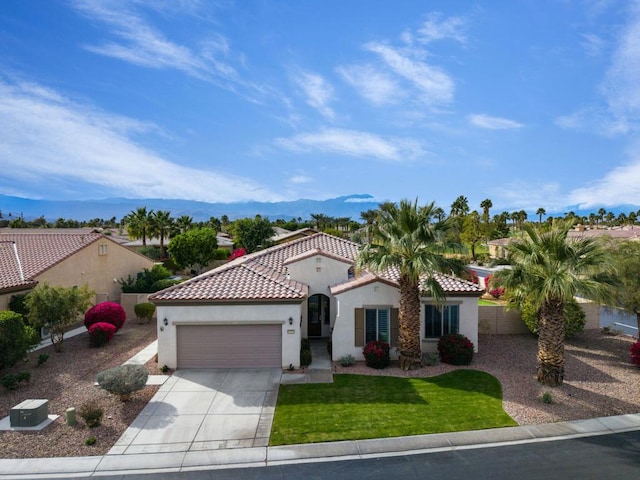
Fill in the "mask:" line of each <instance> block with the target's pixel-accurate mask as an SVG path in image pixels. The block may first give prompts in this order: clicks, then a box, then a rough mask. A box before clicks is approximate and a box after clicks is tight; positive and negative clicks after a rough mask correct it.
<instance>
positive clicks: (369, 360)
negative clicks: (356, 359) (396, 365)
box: [362, 340, 391, 369]
mask: <svg viewBox="0 0 640 480" xmlns="http://www.w3.org/2000/svg"><path fill="white" fill-rule="evenodd" d="M362 353H363V355H364V360H365V362H366V364H367V366H368V367H371V368H376V369H382V368H385V367H387V366H389V363H391V358H390V356H389V344H388V343H387V342H381V341H377V340H376V341H373V342H369V343H367V344H366V345H365V346H364V349H362Z"/></svg>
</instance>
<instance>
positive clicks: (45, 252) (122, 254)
mask: <svg viewBox="0 0 640 480" xmlns="http://www.w3.org/2000/svg"><path fill="white" fill-rule="evenodd" d="M152 266H153V260H151V259H149V258H147V257H145V256H143V255H139V254H137V253H135V252H132V251H131V250H129V249H128V248H125V247H123V246H122V245H120V244H118V243H117V242H115V241H114V240H112V239H111V238H109V237H108V236H105V235H102V234H100V233H93V232H91V231H86V232H85V231H78V230H69V231H65V229H47V230H31V229H6V230H2V231H0V272H1V275H0V309H7V308H8V303H9V300H10V298H11V296H12V295H14V294H16V293H27V292H28V291H29V290H31V289H32V288H34V287H35V286H36V285H38V284H40V283H45V282H46V283H48V284H49V285H51V286H61V287H71V286H74V285H77V286H81V285H84V284H86V285H88V286H89V288H90V289H92V290H93V291H95V292H96V302H101V301H106V300H111V301H118V300H119V299H120V292H121V289H120V284H119V283H118V280H119V279H121V278H126V277H127V276H128V275H132V276H135V275H136V274H137V273H138V272H140V271H142V270H143V269H144V268H151V267H152Z"/></svg>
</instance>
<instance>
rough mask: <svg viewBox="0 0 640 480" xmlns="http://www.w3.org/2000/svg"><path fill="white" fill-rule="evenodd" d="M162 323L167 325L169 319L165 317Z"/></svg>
mask: <svg viewBox="0 0 640 480" xmlns="http://www.w3.org/2000/svg"><path fill="white" fill-rule="evenodd" d="M163 323H164V324H165V326H166V325H169V320H167V319H166V318H165V319H164V320H163Z"/></svg>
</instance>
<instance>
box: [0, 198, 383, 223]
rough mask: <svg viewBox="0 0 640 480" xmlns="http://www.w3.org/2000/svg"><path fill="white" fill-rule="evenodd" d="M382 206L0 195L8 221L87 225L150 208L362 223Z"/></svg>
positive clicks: (200, 217) (357, 201)
mask: <svg viewBox="0 0 640 480" xmlns="http://www.w3.org/2000/svg"><path fill="white" fill-rule="evenodd" d="M378 205H379V202H378V201H376V200H374V198H373V197H372V196H371V195H368V194H354V195H346V196H342V197H337V198H331V199H328V200H310V199H299V200H295V201H287V202H236V203H206V202H197V201H192V200H176V199H160V198H145V199H130V198H106V199H103V200H64V201H60V200H35V199H28V198H21V197H13V196H8V195H0V212H2V217H3V218H5V219H10V218H18V217H20V216H22V217H23V218H24V219H25V220H33V219H35V218H38V217H41V216H44V217H45V219H46V220H47V221H55V220H56V219H58V218H65V219H72V220H79V221H87V220H91V219H94V218H103V219H110V218H112V217H116V219H117V220H120V219H121V218H122V217H124V216H125V215H127V214H128V213H130V212H131V211H132V210H136V209H137V208H138V207H147V209H153V210H169V211H170V212H171V216H172V217H174V218H177V217H180V216H182V215H189V216H190V217H193V219H194V220H195V221H206V220H208V219H209V218H210V217H218V218H219V217H221V216H222V215H226V216H227V217H229V219H230V220H234V219H237V218H246V217H249V218H253V217H254V216H255V215H262V216H263V217H267V218H269V219H270V220H276V219H279V218H281V219H283V220H290V219H294V218H295V219H297V218H302V219H303V220H307V219H309V218H310V217H311V214H316V213H322V214H324V215H328V216H331V217H351V218H352V219H354V220H359V219H360V212H363V211H365V210H371V209H376V208H378Z"/></svg>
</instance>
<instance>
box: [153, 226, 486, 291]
mask: <svg viewBox="0 0 640 480" xmlns="http://www.w3.org/2000/svg"><path fill="white" fill-rule="evenodd" d="M358 250H359V245H358V244H357V243H354V242H351V241H349V240H345V239H342V238H338V237H334V236H332V235H327V234H325V233H317V234H315V235H312V236H309V237H304V238H300V239H298V240H294V241H291V242H288V243H285V244H282V245H277V246H274V247H271V248H267V249H265V250H262V251H260V252H256V253H253V254H250V255H246V256H244V257H240V258H237V259H235V260H233V261H232V262H229V263H227V264H225V265H223V266H221V267H218V268H216V269H214V270H211V271H209V272H206V273H204V274H202V275H199V276H197V277H195V278H192V279H191V280H187V281H186V282H184V283H181V284H179V285H175V286H173V287H170V288H168V289H166V290H162V291H160V292H157V293H155V294H153V295H151V296H150V297H149V299H150V300H151V301H157V302H167V303H170V302H185V301H189V302H207V301H212V302H233V301H260V300H266V301H270V300H271V301H276V300H277V301H286V300H302V299H304V298H305V297H306V296H307V293H308V287H307V286H306V285H304V284H303V283H300V282H296V281H295V280H292V279H290V278H289V277H288V271H287V265H288V264H289V263H291V262H292V261H295V260H300V259H302V258H307V257H309V256H312V255H324V256H328V257H331V258H334V259H337V260H339V261H343V262H345V263H349V264H353V262H354V261H355V259H356V256H357V254H358ZM374 280H380V281H383V282H385V283H389V284H391V285H394V286H395V285H397V274H396V275H395V276H394V273H393V272H388V273H386V274H384V275H381V276H380V277H376V276H374V275H373V274H371V273H368V272H365V274H364V276H361V277H357V278H355V279H351V280H349V281H347V282H345V283H344V284H340V285H342V287H340V286H336V289H338V290H340V291H345V290H348V289H351V288H355V287H357V286H360V285H361V284H363V283H362V282H365V283H369V282H370V281H374ZM439 281H441V282H442V283H443V286H444V288H445V290H446V291H447V292H448V293H460V294H464V293H467V294H480V293H481V292H482V291H483V290H482V289H481V288H480V287H479V286H477V285H474V284H472V283H470V282H466V281H464V280H459V279H456V278H452V277H447V276H445V275H441V276H440V275H439ZM338 290H336V292H337V291H338ZM332 292H333V288H332Z"/></svg>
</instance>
